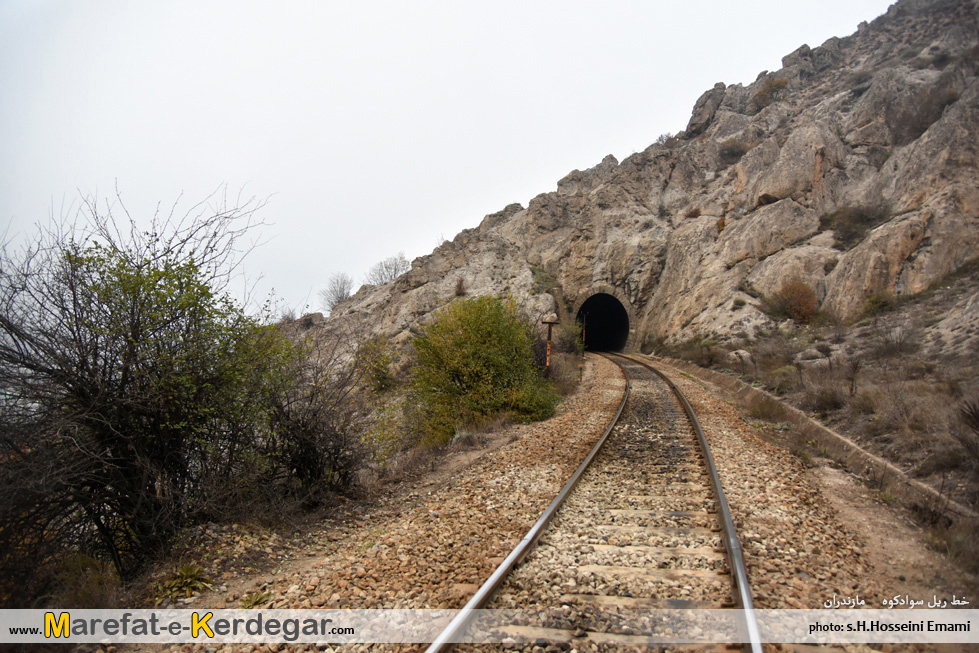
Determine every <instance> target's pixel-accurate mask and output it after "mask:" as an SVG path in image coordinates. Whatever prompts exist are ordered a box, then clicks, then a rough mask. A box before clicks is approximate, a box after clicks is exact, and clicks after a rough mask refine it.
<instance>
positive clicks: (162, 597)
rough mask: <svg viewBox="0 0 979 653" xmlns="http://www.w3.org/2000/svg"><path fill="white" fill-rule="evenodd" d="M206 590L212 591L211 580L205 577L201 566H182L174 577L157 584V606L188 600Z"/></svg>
mask: <svg viewBox="0 0 979 653" xmlns="http://www.w3.org/2000/svg"><path fill="white" fill-rule="evenodd" d="M206 589H211V579H210V578H207V577H206V576H205V575H204V569H203V568H201V567H200V566H199V565H181V566H180V567H179V568H178V569H177V570H176V571H175V572H174V574H173V576H171V577H170V578H168V579H167V580H165V581H161V582H159V583H157V585H156V591H157V599H156V604H157V605H160V604H161V603H165V602H166V601H174V600H176V599H179V598H186V597H189V596H192V595H193V594H194V593H195V592H202V591H204V590H206Z"/></svg>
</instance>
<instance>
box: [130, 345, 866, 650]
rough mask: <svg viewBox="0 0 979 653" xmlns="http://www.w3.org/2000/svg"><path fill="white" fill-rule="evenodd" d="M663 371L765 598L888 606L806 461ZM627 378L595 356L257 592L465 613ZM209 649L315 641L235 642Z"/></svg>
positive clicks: (306, 602)
mask: <svg viewBox="0 0 979 653" xmlns="http://www.w3.org/2000/svg"><path fill="white" fill-rule="evenodd" d="M656 365H657V366H658V367H659V368H660V369H662V370H663V371H664V372H665V373H666V374H667V375H669V376H670V377H671V378H672V379H673V380H674V382H675V383H677V385H678V386H680V388H681V390H682V391H683V392H684V393H685V394H686V396H687V398H688V399H689V401H690V402H691V404H692V405H693V407H694V410H695V411H696V412H697V414H698V417H699V418H700V420H701V423H702V426H703V428H704V431H705V433H706V436H707V438H708V441H709V443H710V446H711V447H712V449H713V452H714V458H715V462H716V464H717V466H718V471H719V473H720V476H721V480H722V483H723V486H724V489H725V492H726V493H727V497H728V501H729V503H730V505H731V510H732V513H733V515H734V519H735V523H736V526H737V528H738V532H739V535H740V537H741V542H742V546H743V548H744V557H745V562H746V564H747V567H748V574H749V579H750V581H751V585H752V591H753V594H754V600H755V606H756V607H757V608H820V607H822V604H823V602H824V601H825V600H827V599H830V598H832V596H833V595H834V594H836V595H837V596H840V597H848V596H855V595H859V597H860V598H861V599H864V600H866V604H867V606H868V607H870V606H876V605H880V602H881V600H882V598H883V596H882V593H881V590H880V588H879V586H878V585H877V584H876V583H875V582H874V581H873V580H872V579H873V578H874V576H875V572H874V569H873V568H872V567H871V566H870V564H869V563H868V562H867V561H866V559H865V557H864V555H863V549H864V547H866V543H865V542H863V541H861V539H860V538H859V537H858V536H857V535H856V534H855V532H854V531H853V530H852V529H849V528H848V527H846V526H845V525H844V524H843V523H841V521H840V519H839V517H838V516H837V514H836V512H835V510H833V509H832V508H831V507H830V505H829V503H828V501H826V499H825V498H824V496H823V495H822V494H821V491H820V489H819V484H818V481H817V480H816V479H815V478H814V477H813V475H812V474H811V473H810V472H809V470H807V469H806V468H805V466H804V465H803V464H802V462H801V461H800V460H799V459H797V458H796V457H795V456H793V455H792V454H790V453H788V452H786V451H783V450H781V449H779V448H777V447H775V446H773V445H771V444H769V443H767V442H765V441H764V440H763V439H762V438H761V436H760V435H759V434H758V433H757V432H756V431H755V430H754V428H753V427H751V426H750V425H748V424H747V423H745V422H744V421H743V420H742V419H741V418H740V416H739V414H738V411H737V410H736V408H734V407H733V406H732V405H730V404H729V403H727V402H726V401H724V400H722V399H720V398H718V396H717V395H716V394H714V393H713V392H711V391H710V390H708V389H707V387H706V386H705V385H703V384H702V383H701V382H699V381H695V380H693V379H692V377H689V376H687V375H684V374H683V373H682V372H679V371H678V370H675V369H672V368H670V367H669V366H667V365H663V364H662V363H660V362H658V361H657V362H656ZM623 386H624V380H623V378H622V376H621V373H620V372H619V371H618V369H617V368H616V367H615V366H614V365H613V364H612V363H611V362H609V361H606V360H604V359H599V358H597V357H589V359H588V363H587V366H586V373H585V380H584V382H583V384H582V386H581V387H580V389H579V391H578V392H577V393H576V394H574V395H573V396H571V397H570V398H568V399H567V400H566V402H565V403H564V405H563V406H562V408H561V409H560V411H559V414H558V415H557V416H556V417H555V418H553V419H551V420H549V421H547V422H543V423H539V424H533V425H524V426H520V427H516V433H518V434H519V435H518V436H517V437H518V439H515V440H514V441H513V442H511V443H510V444H508V445H506V446H503V447H501V448H500V449H497V450H495V451H491V452H487V453H485V454H484V455H482V456H481V457H479V458H478V459H477V460H476V461H475V462H474V463H473V464H472V465H471V466H470V467H468V468H467V469H465V470H464V471H462V472H460V473H459V474H458V475H457V476H455V477H454V478H453V479H452V480H451V481H450V482H449V483H448V484H446V485H445V486H444V487H442V488H441V489H439V490H437V491H435V492H432V493H431V494H430V496H427V497H420V498H419V497H415V498H414V499H413V500H408V499H405V500H404V508H403V512H402V513H401V514H399V515H397V516H391V517H386V518H382V519H375V518H370V517H369V516H368V518H367V519H365V521H363V522H361V523H359V525H358V526H357V527H355V528H353V529H351V530H349V531H348V532H347V534H346V535H345V536H344V537H343V538H342V539H340V540H339V541H332V539H335V538H331V541H329V542H327V541H326V539H325V538H324V542H323V543H322V546H323V549H324V550H325V551H326V553H325V554H323V555H321V556H320V557H316V558H310V559H309V564H308V565H304V566H303V568H302V569H301V570H298V571H295V572H293V573H291V574H282V575H279V576H276V577H266V578H259V579H257V580H256V582H255V583H254V589H261V590H264V591H268V592H270V593H271V598H270V600H269V601H268V602H267V603H265V604H263V606H262V607H274V608H319V607H323V608H458V607H461V606H462V605H463V604H464V603H465V602H466V601H467V600H468V598H469V596H470V595H471V594H472V593H473V592H474V591H475V590H476V589H477V587H478V584H479V583H481V582H482V581H483V580H485V579H486V578H487V577H488V576H489V575H490V574H491V573H492V571H493V570H494V569H495V567H496V565H497V564H498V563H499V562H500V561H502V558H503V557H504V556H505V555H506V554H507V553H508V551H509V549H510V548H511V547H512V546H513V545H514V544H515V543H516V542H517V541H518V540H519V539H520V538H521V537H523V535H524V534H525V533H526V531H527V530H528V529H529V527H530V526H531V525H532V524H533V522H534V521H535V520H536V519H537V517H538V516H539V515H540V513H541V512H542V511H543V510H544V508H545V507H546V506H547V504H548V503H549V502H550V501H551V499H552V498H553V497H554V496H555V495H556V493H557V492H558V491H559V490H560V488H561V486H562V484H563V483H564V481H565V480H566V479H567V478H568V477H569V476H570V475H571V473H572V472H573V471H574V469H575V467H576V466H577V465H578V463H579V462H580V461H581V459H582V458H583V457H584V455H585V454H586V452H587V451H588V449H589V448H590V447H591V446H592V444H593V443H594V442H595V441H596V440H597V438H598V437H599V436H600V435H601V432H602V430H603V429H604V428H605V426H606V424H607V423H608V421H609V419H610V417H611V415H612V414H614V412H615V409H616V408H617V406H618V402H619V399H620V397H621V392H622V389H623ZM387 509H390V505H389V506H388V508H387ZM237 598H239V597H238V596H234V595H232V596H218V595H212V596H205V597H202V598H201V600H200V601H199V602H197V603H195V604H194V606H193V607H195V608H199V607H205V606H206V607H229V608H231V607H238V606H237ZM222 599H225V600H222ZM146 648H147V649H149V648H151V647H146ZM368 648H371V647H369V646H367V645H364V646H355V647H352V648H351V649H348V650H358V649H365V650H366V649H368ZM375 648H376V647H375ZM846 648H847V649H848V650H869V649H867V648H866V647H862V646H860V645H856V646H849V647H846ZM192 649H193V647H191V646H189V645H188V646H185V647H176V648H174V650H192ZM156 650H158V649H156ZM198 650H203V649H198ZM208 650H218V651H222V652H224V653H230V652H232V651H252V650H262V651H265V650H273V651H277V650H319V649H318V648H317V647H314V646H295V647H287V646H285V645H264V646H258V645H228V646H224V647H220V646H219V647H213V646H212V647H210V648H209V649H208Z"/></svg>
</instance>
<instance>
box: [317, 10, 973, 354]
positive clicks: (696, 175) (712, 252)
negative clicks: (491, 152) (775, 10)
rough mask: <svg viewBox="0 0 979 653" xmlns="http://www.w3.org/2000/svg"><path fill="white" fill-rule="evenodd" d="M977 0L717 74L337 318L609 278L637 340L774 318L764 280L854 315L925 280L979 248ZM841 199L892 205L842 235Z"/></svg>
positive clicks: (530, 296) (557, 302)
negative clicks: (654, 130) (654, 135)
mask: <svg viewBox="0 0 979 653" xmlns="http://www.w3.org/2000/svg"><path fill="white" fill-rule="evenodd" d="M977 11H979V10H977V6H976V4H975V3H974V2H972V1H971V0H970V1H961V0H960V1H947V0H933V1H923V0H916V1H914V2H910V1H908V0H903V1H902V2H898V3H897V4H895V5H894V6H892V7H891V8H890V10H889V11H888V12H887V14H885V15H883V16H881V17H879V18H878V19H876V20H874V21H873V22H871V23H870V24H869V25H868V24H865V25H861V28H860V29H859V30H858V32H857V33H855V34H853V35H852V36H849V37H846V38H833V39H830V40H829V41H827V42H826V43H824V44H823V45H821V46H819V47H816V48H810V47H809V46H802V47H800V48H799V49H797V50H796V51H794V52H792V53H790V54H788V55H787V56H785V57H784V59H783V66H784V67H783V68H782V69H781V70H779V71H775V72H771V73H763V74H761V75H759V77H758V79H757V80H756V81H755V82H754V83H752V84H750V85H748V86H743V85H740V84H735V85H725V84H723V83H718V84H717V85H715V86H714V88H712V89H710V90H708V91H707V92H706V93H704V95H703V96H701V98H700V99H699V100H698V101H697V103H696V105H695V107H694V108H693V111H692V117H691V119H690V123H689V125H688V127H687V130H686V131H685V132H681V133H680V134H677V135H676V136H675V137H672V138H669V139H660V141H662V142H657V143H655V144H653V145H651V146H649V147H648V148H646V149H645V150H643V151H642V152H638V153H636V154H633V155H632V156H630V157H628V158H627V159H625V160H624V161H621V162H619V161H617V160H616V159H615V158H614V157H612V156H608V157H606V158H605V159H604V160H603V161H602V162H601V163H599V164H598V165H596V166H595V167H594V168H591V169H588V170H584V171H578V170H575V171H573V172H571V173H570V174H568V175H567V176H566V177H565V178H564V179H562V180H560V181H559V182H558V186H557V190H556V191H554V192H550V193H543V194H541V195H538V196H537V197H535V198H533V199H532V200H530V202H529V203H528V205H527V206H526V208H525V207H524V206H522V205H520V204H511V205H510V206H507V207H506V208H505V209H503V210H502V211H501V212H499V213H496V214H493V215H489V216H486V218H485V219H484V220H483V221H482V223H481V224H480V225H479V226H478V227H475V228H472V229H467V230H465V231H463V232H461V233H460V234H458V235H457V236H456V237H455V238H454V239H453V240H452V241H447V242H445V243H443V244H442V245H440V246H439V247H438V248H437V249H436V250H435V251H434V252H432V253H431V254H430V255H427V256H422V257H420V258H418V259H415V261H413V262H412V269H411V271H410V272H409V273H407V274H406V275H404V276H402V277H401V278H400V279H398V280H397V281H396V282H393V283H391V284H388V285H385V286H378V287H370V286H365V287H364V288H362V289H361V290H360V291H359V292H358V293H357V294H356V295H354V296H353V297H352V298H350V299H349V300H347V301H346V302H344V303H342V304H340V305H338V306H337V307H336V308H335V310H334V314H333V316H332V318H331V319H332V320H336V321H338V322H346V323H350V324H356V325H359V324H363V325H366V328H369V329H370V330H372V331H374V332H380V333H384V334H385V335H387V336H389V337H391V338H393V339H394V340H395V341H396V342H397V341H399V340H406V339H407V338H408V337H409V335H410V332H411V329H413V328H416V327H417V325H419V324H420V323H424V322H425V321H426V320H428V319H430V317H431V315H432V313H433V311H435V310H437V309H438V308H439V307H440V306H443V305H445V304H446V303H448V302H449V301H451V300H452V299H454V298H455V297H457V296H459V295H460V294H471V295H480V294H487V293H493V294H501V293H508V294H509V295H511V296H512V297H514V298H515V299H517V300H518V301H520V302H521V303H522V304H523V305H524V306H525V308H526V309H527V310H528V312H530V313H531V314H544V313H550V312H552V311H553V312H557V313H558V314H559V315H560V317H561V318H562V319H573V317H574V315H573V314H574V311H575V310H577V307H578V306H577V305H576V303H577V302H579V301H581V299H580V298H582V297H584V296H587V294H588V292H589V289H594V288H600V287H601V288H612V289H615V292H616V296H617V297H620V298H622V299H623V301H625V302H627V303H629V304H630V305H629V306H628V307H627V309H628V310H629V311H630V314H631V315H633V316H635V324H631V325H630V327H631V328H632V329H633V335H632V336H631V339H630V343H631V345H632V346H638V345H639V344H640V343H642V342H644V341H646V340H652V339H656V338H665V339H672V340H678V339H683V338H686V337H689V336H692V335H695V334H698V333H705V332H710V333H713V334H715V335H723V334H727V333H739V332H748V333H751V332H752V331H754V330H756V329H758V328H762V327H767V326H771V324H770V321H769V319H768V318H767V317H766V316H765V315H764V314H762V313H761V312H760V311H759V310H758V308H757V307H758V304H759V299H758V297H756V295H757V294H758V293H762V294H768V293H772V292H776V291H777V290H778V289H779V288H780V287H781V285H782V284H784V283H785V282H786V281H788V280H793V279H799V280H802V281H804V282H806V283H808V284H810V285H811V286H812V288H813V289H814V290H815V291H816V293H817V296H818V297H819V299H820V302H821V307H822V308H823V309H825V310H828V311H832V312H833V313H835V314H837V315H838V316H839V317H841V318H844V319H846V318H853V317H855V316H857V315H859V314H860V313H861V311H862V310H863V307H864V303H865V301H866V299H867V298H869V297H871V296H874V295H881V294H888V293H889V294H893V295H896V296H900V295H906V294H912V293H917V292H920V291H922V290H924V289H927V288H928V287H929V286H931V285H933V284H935V283H936V282H937V281H938V280H940V279H942V278H943V277H945V276H946V275H948V274H950V273H952V272H954V271H956V270H957V269H959V268H961V267H962V266H963V265H964V264H965V263H967V262H968V261H970V260H971V259H973V258H975V257H976V255H977V252H979V175H977V170H979V144H977V141H976V138H975V135H976V134H979V76H977V71H979V36H977V35H979V31H977V24H979V20H977ZM846 207H849V208H854V207H855V208H858V209H867V210H874V211H877V212H878V213H879V214H882V215H883V216H884V220H883V222H882V223H880V224H875V225H870V226H868V227H867V228H866V229H865V232H864V233H860V234H859V236H858V237H857V238H856V239H855V242H850V243H848V244H847V245H846V246H843V245H841V244H840V241H839V239H837V238H834V234H833V233H832V232H831V231H829V229H828V227H827V226H826V221H825V220H822V221H821V218H823V217H825V216H828V215H830V214H832V213H833V212H834V211H837V210H839V209H842V208H846ZM749 290H750V291H751V292H750V293H749V292H748V291H749ZM735 300H740V301H738V302H736V305H737V307H738V308H737V310H733V309H732V305H733V303H735ZM742 302H743V303H742ZM361 328H365V327H361Z"/></svg>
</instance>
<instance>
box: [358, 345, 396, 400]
mask: <svg viewBox="0 0 979 653" xmlns="http://www.w3.org/2000/svg"><path fill="white" fill-rule="evenodd" d="M391 363H392V358H391V352H390V350H389V348H388V342H387V339H386V338H384V337H382V336H372V337H371V338H368V339H367V340H366V341H364V342H363V343H362V344H361V345H360V347H358V348H357V358H356V365H357V368H358V370H359V371H360V373H361V374H362V375H363V376H364V378H365V379H366V380H367V382H368V384H369V385H370V387H371V389H372V390H374V392H387V391H388V390H390V389H391V388H393V387H394V386H395V385H396V383H397V380H396V379H395V377H394V374H393V373H392V372H391Z"/></svg>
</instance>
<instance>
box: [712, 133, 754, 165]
mask: <svg viewBox="0 0 979 653" xmlns="http://www.w3.org/2000/svg"><path fill="white" fill-rule="evenodd" d="M749 149H750V148H749V147H748V146H747V145H745V144H744V143H742V142H741V141H740V140H738V139H737V138H733V137H732V138H729V139H727V140H726V141H724V142H723V143H722V144H721V147H720V149H719V150H718V152H717V153H718V155H719V156H720V159H721V164H722V165H725V166H729V165H731V164H733V163H737V162H738V161H740V160H741V157H743V156H744V155H745V153H746V152H747V151H748V150H749Z"/></svg>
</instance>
